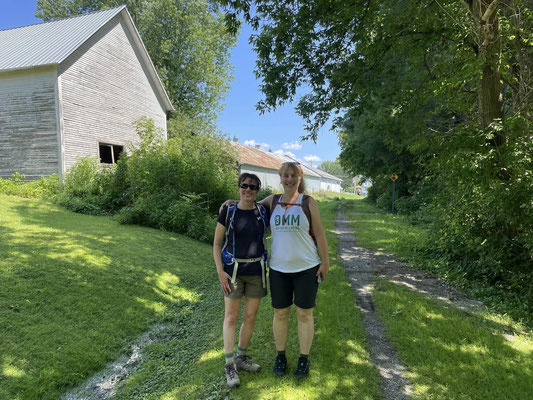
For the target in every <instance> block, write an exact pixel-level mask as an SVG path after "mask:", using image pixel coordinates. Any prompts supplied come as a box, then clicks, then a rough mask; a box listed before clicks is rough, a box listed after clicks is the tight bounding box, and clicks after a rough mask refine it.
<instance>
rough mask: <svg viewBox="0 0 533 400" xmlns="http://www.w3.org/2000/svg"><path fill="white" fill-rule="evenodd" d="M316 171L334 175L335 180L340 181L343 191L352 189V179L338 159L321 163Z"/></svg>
mask: <svg viewBox="0 0 533 400" xmlns="http://www.w3.org/2000/svg"><path fill="white" fill-rule="evenodd" d="M318 169H321V170H322V171H324V172H327V173H328V174H331V175H335V176H336V177H337V178H340V179H342V182H341V187H342V188H343V189H344V190H345V191H348V190H350V188H353V183H352V178H351V176H350V175H349V173H348V172H346V171H345V170H344V168H343V167H342V165H341V163H340V161H339V159H338V158H337V159H336V160H335V161H323V162H322V163H321V164H320V165H319V166H318Z"/></svg>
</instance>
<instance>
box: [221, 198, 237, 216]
mask: <svg viewBox="0 0 533 400" xmlns="http://www.w3.org/2000/svg"><path fill="white" fill-rule="evenodd" d="M236 202H237V200H226V201H225V202H224V203H222V205H221V206H220V208H219V209H218V213H219V214H220V213H221V212H222V210H223V209H224V207H229V205H230V204H233V203H236Z"/></svg>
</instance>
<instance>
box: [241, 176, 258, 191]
mask: <svg viewBox="0 0 533 400" xmlns="http://www.w3.org/2000/svg"><path fill="white" fill-rule="evenodd" d="M246 179H252V180H254V181H255V183H257V186H259V189H261V180H260V179H259V177H258V176H257V175H256V174H249V173H248V172H243V173H242V174H240V175H239V179H237V186H241V183H242V182H243V181H245V180H246Z"/></svg>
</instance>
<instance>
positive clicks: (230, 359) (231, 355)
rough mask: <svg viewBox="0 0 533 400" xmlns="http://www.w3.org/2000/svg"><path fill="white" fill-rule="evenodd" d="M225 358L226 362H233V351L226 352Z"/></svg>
mask: <svg viewBox="0 0 533 400" xmlns="http://www.w3.org/2000/svg"><path fill="white" fill-rule="evenodd" d="M224 358H225V359H226V364H230V363H232V362H233V353H228V354H224Z"/></svg>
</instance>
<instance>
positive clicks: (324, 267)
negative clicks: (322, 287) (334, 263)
mask: <svg viewBox="0 0 533 400" xmlns="http://www.w3.org/2000/svg"><path fill="white" fill-rule="evenodd" d="M328 273H329V263H322V264H320V267H319V268H318V271H317V272H316V276H317V277H318V276H319V275H320V276H321V278H322V281H325V280H326V276H328Z"/></svg>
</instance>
